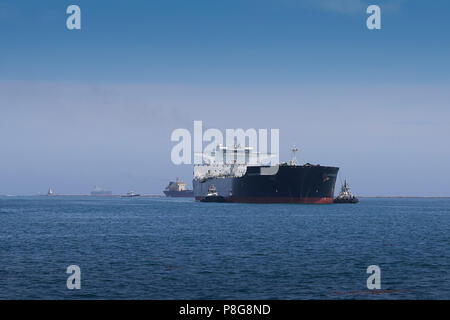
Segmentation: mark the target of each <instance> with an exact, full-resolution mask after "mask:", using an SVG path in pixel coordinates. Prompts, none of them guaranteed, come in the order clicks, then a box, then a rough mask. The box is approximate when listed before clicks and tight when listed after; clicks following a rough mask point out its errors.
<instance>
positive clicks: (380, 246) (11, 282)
mask: <svg viewBox="0 0 450 320" xmlns="http://www.w3.org/2000/svg"><path fill="white" fill-rule="evenodd" d="M72 264H75V265H78V266H79V267H80V268H81V289H80V290H68V289H67V287H66V280H67V277H68V276H69V275H68V274H66V268H67V267H68V266H69V265H72ZM369 265H378V266H379V267H380V268H381V290H382V291H381V292H379V293H377V294H374V293H370V292H369V291H368V290H367V287H366V280H367V277H368V276H369V275H368V274H367V273H366V269H367V267H368V266H369ZM0 298H2V299H80V298H81V299H400V298H402V299H404V298H407V299H450V199H362V200H361V202H360V203H359V204H357V205H342V204H341V205H271V204H264V205H255V204H251V205H247V204H219V203H216V204H214V203H196V202H194V201H193V200H191V199H166V198H133V199H129V198H128V199H126V198H113V197H111V198H92V197H53V198H48V197H9V198H6V197H3V198H0Z"/></svg>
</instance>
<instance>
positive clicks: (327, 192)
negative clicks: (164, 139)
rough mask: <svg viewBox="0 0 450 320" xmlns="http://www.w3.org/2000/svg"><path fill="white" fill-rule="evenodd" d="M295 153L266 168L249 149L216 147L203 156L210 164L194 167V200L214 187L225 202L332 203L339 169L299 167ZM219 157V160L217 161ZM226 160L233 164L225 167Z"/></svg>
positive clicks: (295, 150) (202, 198) (204, 196)
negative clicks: (283, 160) (287, 161)
mask: <svg viewBox="0 0 450 320" xmlns="http://www.w3.org/2000/svg"><path fill="white" fill-rule="evenodd" d="M297 151H298V149H297V148H296V147H294V148H292V152H293V157H292V159H291V160H290V161H289V163H280V164H279V165H278V166H268V165H263V164H261V161H260V160H261V159H260V155H259V154H258V153H255V152H252V148H250V147H240V146H239V145H235V146H234V147H224V146H222V145H219V146H218V147H217V148H216V150H215V151H213V152H212V153H211V156H209V155H208V156H206V157H204V159H205V158H206V159H207V162H209V163H203V164H201V165H196V166H194V180H193V182H192V183H193V186H194V195H195V199H196V200H198V201H203V200H204V199H206V198H207V196H208V193H209V190H211V188H212V186H214V188H215V190H216V193H217V196H221V197H223V198H225V200H226V202H241V203H333V197H334V187H335V183H336V177H337V174H338V171H339V168H337V167H330V166H321V165H312V164H309V163H307V164H304V165H298V164H297V160H296V158H295V152H297ZM221 157H223V160H222V161H216V159H221ZM229 157H231V159H234V161H233V162H232V164H226V163H227V161H226V160H227V159H229ZM252 157H256V158H253V161H245V163H243V164H241V163H237V159H251V158H252ZM208 158H209V159H208ZM249 163H255V164H252V165H250V164H249Z"/></svg>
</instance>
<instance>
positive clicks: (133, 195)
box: [121, 191, 141, 198]
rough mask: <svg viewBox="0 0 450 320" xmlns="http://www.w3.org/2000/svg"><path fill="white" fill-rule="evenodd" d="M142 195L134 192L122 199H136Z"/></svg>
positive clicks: (123, 196)
mask: <svg viewBox="0 0 450 320" xmlns="http://www.w3.org/2000/svg"><path fill="white" fill-rule="evenodd" d="M140 196H141V195H140V194H138V193H135V192H134V191H130V192H127V194H124V195H122V196H121V197H122V198H134V197H140Z"/></svg>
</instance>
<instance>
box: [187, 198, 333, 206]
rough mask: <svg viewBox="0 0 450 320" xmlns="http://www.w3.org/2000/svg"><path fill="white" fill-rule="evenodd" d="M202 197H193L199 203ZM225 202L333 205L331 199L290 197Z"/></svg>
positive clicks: (227, 200)
mask: <svg viewBox="0 0 450 320" xmlns="http://www.w3.org/2000/svg"><path fill="white" fill-rule="evenodd" d="M203 198H204V197H195V200H197V201H200V200H202V199H203ZM226 202H234V203H301V204H330V203H333V198H313V197H305V198H290V197H270V198H266V197H233V196H232V197H226Z"/></svg>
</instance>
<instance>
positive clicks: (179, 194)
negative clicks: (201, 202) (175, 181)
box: [163, 190, 194, 198]
mask: <svg viewBox="0 0 450 320" xmlns="http://www.w3.org/2000/svg"><path fill="white" fill-rule="evenodd" d="M163 192H164V194H165V195H166V197H175V198H192V197H194V191H193V190H182V191H175V190H164V191H163Z"/></svg>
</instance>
